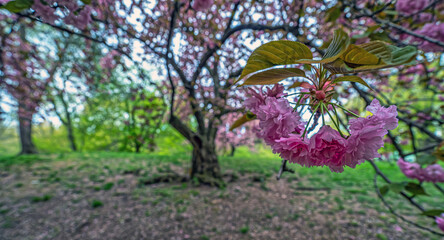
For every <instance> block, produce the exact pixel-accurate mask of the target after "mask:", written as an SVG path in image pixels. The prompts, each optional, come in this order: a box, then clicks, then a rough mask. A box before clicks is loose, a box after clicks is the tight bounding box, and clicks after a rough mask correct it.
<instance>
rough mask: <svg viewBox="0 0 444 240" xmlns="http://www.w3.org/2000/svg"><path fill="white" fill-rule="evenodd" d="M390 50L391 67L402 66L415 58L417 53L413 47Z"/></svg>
mask: <svg viewBox="0 0 444 240" xmlns="http://www.w3.org/2000/svg"><path fill="white" fill-rule="evenodd" d="M392 49H393V52H392V61H391V62H390V63H391V64H392V65H400V64H404V63H407V62H410V61H412V60H414V59H415V58H416V54H417V51H416V48H415V47H413V46H407V47H403V48H397V47H394V48H392Z"/></svg>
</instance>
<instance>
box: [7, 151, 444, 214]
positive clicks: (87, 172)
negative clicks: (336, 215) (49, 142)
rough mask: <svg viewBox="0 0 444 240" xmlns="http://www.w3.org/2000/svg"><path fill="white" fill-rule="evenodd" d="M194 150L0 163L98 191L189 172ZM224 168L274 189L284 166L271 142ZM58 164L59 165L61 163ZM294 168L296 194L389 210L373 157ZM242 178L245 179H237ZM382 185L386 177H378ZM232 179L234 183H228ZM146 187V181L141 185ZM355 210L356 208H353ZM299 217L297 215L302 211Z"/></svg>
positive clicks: (339, 205) (339, 206)
mask: <svg viewBox="0 0 444 240" xmlns="http://www.w3.org/2000/svg"><path fill="white" fill-rule="evenodd" d="M190 157H191V156H190V154H189V153H187V152H175V153H172V154H166V153H163V152H161V153H142V154H135V153H121V152H91V153H75V152H71V153H63V154H57V153H52V154H39V155H27V156H11V155H0V169H6V170H7V171H24V170H25V171H28V170H29V169H32V171H33V175H35V176H38V177H40V181H42V182H43V181H45V182H46V183H48V184H55V183H59V184H61V186H62V187H64V188H66V189H73V190H76V191H83V190H85V189H81V188H80V187H79V180H80V179H82V178H85V177H86V178H88V179H89V180H90V181H92V182H93V183H94V186H93V187H92V188H93V189H94V190H96V191H114V188H115V186H117V185H120V184H122V183H123V182H124V180H122V179H121V180H119V181H116V182H109V181H106V180H107V179H109V178H111V177H113V176H115V175H117V174H119V175H124V174H136V173H137V174H138V175H139V176H138V178H139V179H142V180H143V179H146V178H149V177H152V176H155V174H161V173H162V172H168V171H169V169H171V166H172V165H177V166H182V167H183V168H184V171H183V172H181V174H185V173H186V172H187V171H188V170H187V169H188V168H189V167H190V162H189V161H190ZM219 159H220V164H221V168H222V171H224V172H227V171H229V172H230V173H233V174H234V175H236V176H239V177H241V176H242V175H243V174H249V175H248V176H249V179H250V180H249V181H250V183H249V184H251V186H258V187H259V188H260V189H262V190H263V191H268V188H267V182H269V181H275V180H274V177H275V175H276V173H277V172H278V170H279V168H280V164H281V160H280V159H279V157H278V156H275V155H273V154H272V153H271V151H270V150H269V149H267V148H260V149H258V150H257V152H255V153H251V152H250V151H249V150H248V149H247V148H239V149H237V151H236V154H235V156H233V157H228V156H220V158H219ZM377 165H378V166H379V168H380V169H381V171H382V172H384V173H385V174H386V175H387V176H389V177H390V179H391V180H392V181H394V182H401V181H409V180H408V179H407V178H405V177H404V176H403V174H402V173H401V172H400V171H399V168H398V167H397V165H396V164H394V163H388V162H378V163H377ZM55 166H57V168H55ZM289 167H290V168H292V169H294V170H295V173H294V174H292V173H287V172H286V173H284V174H283V176H282V178H283V179H282V180H281V181H287V182H289V183H290V184H291V186H290V187H291V188H292V189H293V190H294V194H295V196H296V197H297V195H301V194H303V195H318V194H324V193H328V192H330V191H331V190H335V191H340V192H342V194H341V195H340V197H337V198H335V199H334V201H333V199H329V198H327V197H325V195H323V196H319V197H318V198H319V199H320V201H321V202H332V201H333V202H334V204H336V208H335V209H336V210H337V211H343V210H345V211H349V209H348V205H347V203H348V202H350V201H359V202H363V203H365V204H367V205H368V206H369V207H371V208H374V209H377V210H379V211H386V209H385V207H384V206H383V205H382V203H381V201H380V200H379V199H378V198H377V197H376V194H375V191H374V187H373V177H374V170H373V168H372V167H371V165H370V164H369V163H364V164H361V165H359V166H357V167H356V168H355V169H351V168H346V169H345V171H344V172H343V173H332V172H331V171H330V170H329V169H328V168H304V167H300V166H298V165H294V164H290V165H289ZM237 181H239V180H237ZM378 182H379V185H380V186H382V185H383V182H382V180H381V179H378ZM228 184H230V183H228ZM423 185H424V188H425V190H426V192H427V193H428V194H429V195H430V196H433V197H430V196H418V197H416V199H417V200H418V201H419V202H421V203H422V204H423V205H424V206H425V207H426V208H427V209H432V208H440V206H442V200H441V199H439V197H437V196H440V193H439V192H438V191H437V190H436V189H435V188H434V187H433V185H432V184H427V183H426V184H423ZM192 186H193V184H186V183H185V184H181V185H174V186H172V187H164V188H158V189H154V190H153V191H154V193H155V194H156V195H157V197H158V198H159V199H158V200H159V201H161V199H166V200H168V201H173V202H174V201H175V200H174V199H176V198H178V197H179V198H180V197H183V196H176V194H175V193H176V190H182V189H187V188H192ZM16 187H17V188H20V187H23V183H17V185H16ZM140 188H141V189H143V188H144V186H142V185H141V186H140ZM298 188H319V189H328V190H322V191H298V190H297V189H298ZM217 194H218V195H219V196H220V197H221V198H224V197H227V196H225V195H224V192H223V191H220V190H218V191H217ZM198 195H199V191H198V190H196V189H190V190H189V192H188V194H187V197H192V196H198ZM133 197H135V198H143V194H142V191H141V193H137V192H135V193H133ZM41 198H42V197H36V198H35V200H32V202H42V201H47V200H49V199H50V197H49V198H48V199H47V200H43V199H41ZM386 199H387V201H388V202H390V203H391V204H393V205H394V206H395V207H399V208H400V209H401V211H404V212H410V213H411V214H417V213H418V212H417V211H416V210H414V209H413V208H412V207H411V206H410V205H409V204H408V203H407V202H406V201H405V200H404V199H402V198H401V197H400V196H398V195H397V194H395V193H393V192H388V193H387V195H386ZM93 205H94V204H93ZM353 211H355V210H353ZM296 218H297V217H296Z"/></svg>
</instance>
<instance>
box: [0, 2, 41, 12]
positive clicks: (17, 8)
mask: <svg viewBox="0 0 444 240" xmlns="http://www.w3.org/2000/svg"><path fill="white" fill-rule="evenodd" d="M36 1H40V0H36ZM32 4H33V1H32V0H15V1H10V2H8V3H6V4H5V5H3V6H2V7H1V8H4V9H6V10H8V11H10V12H12V13H18V12H21V11H23V10H25V9H28V8H30V7H31V6H32Z"/></svg>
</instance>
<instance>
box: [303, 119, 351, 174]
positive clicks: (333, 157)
mask: <svg viewBox="0 0 444 240" xmlns="http://www.w3.org/2000/svg"><path fill="white" fill-rule="evenodd" d="M345 153H346V141H345V139H344V138H342V137H341V135H340V134H339V132H338V131H336V130H334V129H332V128H331V127H330V126H328V125H325V126H323V127H322V128H321V130H320V131H319V132H318V133H317V134H315V135H314V136H313V137H312V138H311V139H310V161H311V162H312V164H313V165H314V166H328V167H329V168H330V170H331V171H332V172H343V171H344V165H345V163H344V155H345Z"/></svg>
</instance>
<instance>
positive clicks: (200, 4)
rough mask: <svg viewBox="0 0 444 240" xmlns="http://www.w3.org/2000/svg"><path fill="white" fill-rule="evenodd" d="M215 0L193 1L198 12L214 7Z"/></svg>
mask: <svg viewBox="0 0 444 240" xmlns="http://www.w3.org/2000/svg"><path fill="white" fill-rule="evenodd" d="M213 2H214V1H213V0H193V8H194V10H196V11H203V10H207V9H208V8H210V7H211V5H213Z"/></svg>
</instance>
